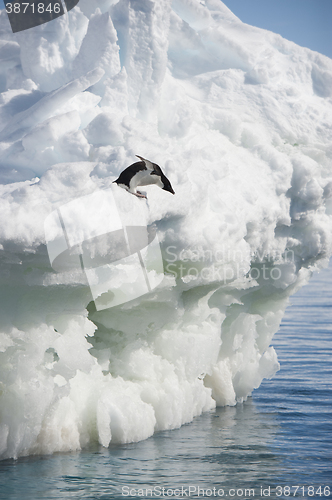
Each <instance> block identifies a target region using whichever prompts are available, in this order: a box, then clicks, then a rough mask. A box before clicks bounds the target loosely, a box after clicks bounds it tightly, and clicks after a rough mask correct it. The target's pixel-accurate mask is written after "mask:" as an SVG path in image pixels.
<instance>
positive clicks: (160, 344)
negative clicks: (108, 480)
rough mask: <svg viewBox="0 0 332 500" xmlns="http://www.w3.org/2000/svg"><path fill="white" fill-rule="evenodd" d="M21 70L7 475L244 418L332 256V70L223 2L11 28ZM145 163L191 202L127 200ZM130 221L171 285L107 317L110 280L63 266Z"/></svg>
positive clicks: (161, 3)
mask: <svg viewBox="0 0 332 500" xmlns="http://www.w3.org/2000/svg"><path fill="white" fill-rule="evenodd" d="M0 60H1V63H0V91H1V96H0V181H1V185H0V190H1V191H0V192H1V198H0V213H1V220H0V242H1V243H0V276H1V277H0V287H1V288H0V289H1V301H0V317H1V325H0V327H1V329H0V456H1V458H16V457H19V456H24V455H29V454H46V453H54V452H59V451H60V452H61V451H62V452H64V451H69V450H78V449H81V448H83V447H88V446H89V445H91V444H92V443H96V442H98V443H100V444H101V445H103V446H106V447H107V446H109V444H110V443H128V442H135V441H139V440H142V439H145V438H148V437H149V436H151V435H152V434H153V433H154V432H156V431H160V430H164V429H172V428H176V427H179V426H181V425H182V424H184V423H187V422H190V421H191V420H192V419H193V418H194V417H195V416H197V415H199V414H201V413H202V412H204V411H208V410H212V409H213V408H214V407H215V406H216V405H235V404H236V403H237V402H242V401H245V400H246V398H247V397H248V396H249V395H250V394H251V393H252V391H253V390H254V389H255V388H257V387H259V385H260V383H261V381H262V380H263V378H271V377H272V376H273V375H274V373H275V372H276V371H277V370H278V368H279V363H278V360H277V355H276V353H275V351H274V349H273V347H272V346H271V341H272V337H273V335H274V334H275V332H276V331H277V330H278V328H279V324H280V321H281V319H282V317H283V314H284V311H285V308H286V307H287V305H288V304H289V297H290V296H291V295H292V294H294V293H295V292H296V291H297V290H298V289H299V288H300V287H301V286H303V285H304V284H305V283H307V281H308V280H309V278H310V276H311V274H312V272H313V270H314V269H319V268H322V267H324V266H326V265H327V263H328V259H329V257H330V256H331V253H332V231H331V228H332V168H331V157H332V148H331V144H332V141H331V130H332V106H331V104H332V102H331V97H332V61H331V60H330V59H329V58H327V57H325V56H323V55H321V54H318V53H316V52H312V51H310V50H309V49H305V48H302V47H299V46H297V45H295V44H294V43H292V42H289V41H287V40H284V39H283V38H282V37H281V36H279V35H277V34H274V33H271V32H268V31H265V30H262V29H259V28H255V27H252V26H248V25H246V24H244V23H242V22H241V21H240V20H239V19H238V18H237V17H236V16H234V15H233V14H232V12H231V11H230V10H229V9H228V8H227V7H226V6H225V5H224V4H223V3H222V2H221V1H219V0H205V1H199V0H173V1H171V0H158V1H157V0H155V1H154V0H80V2H79V4H78V6H77V7H75V8H74V9H72V10H71V11H70V12H69V13H67V14H65V15H64V16H62V17H59V18H57V19H55V20H54V21H52V22H49V23H46V24H43V25H41V26H38V27H35V28H32V29H29V30H26V31H22V32H19V33H15V34H13V33H12V32H11V29H10V25H9V21H8V17H7V15H6V13H5V12H4V11H2V12H1V14H0ZM136 154H138V155H141V156H143V157H144V158H148V159H149V160H151V161H153V162H155V163H157V164H158V165H160V166H161V168H162V169H163V171H164V173H165V175H167V177H168V178H169V179H170V181H171V183H172V186H173V188H174V190H175V193H176V194H175V195H174V196H173V195H171V194H170V193H169V192H166V191H163V190H161V189H160V188H158V187H156V186H147V187H146V188H145V191H146V193H147V196H148V199H147V201H146V200H144V199H139V198H136V197H135V196H133V195H132V194H130V193H128V192H126V191H125V190H123V189H121V188H120V187H118V186H117V185H116V184H112V181H114V180H115V179H116V178H117V177H118V175H119V173H120V172H121V171H122V170H123V169H124V168H126V167H127V166H128V165H130V164H131V163H134V162H135V155H136ZM107 196H108V198H107ZM110 200H113V201H114V200H115V203H116V207H117V210H118V212H119V214H120V215H119V218H118V219H117V217H118V215H116V214H115V213H114V212H115V209H114V211H112V210H113V209H111V208H109V207H112V206H113V205H112V203H113V201H112V202H111V201H110ZM73 207H74V208H73ZM77 207H81V209H79V210H77ZM105 207H106V208H105ZM107 207H108V208H107ZM98 210H100V211H99V212H98ZM66 214H70V216H68V217H67V219H66V220H65V221H64V218H65V216H66ZM98 214H99V215H98ZM109 217H111V218H112V222H110V219H109ZM121 217H123V218H121ZM132 217H133V219H132ZM125 219H126V221H125V222H123V221H124V220H125ZM134 219H135V220H134ZM114 221H118V226H116V229H117V230H119V231H120V230H121V227H122V223H123V224H125V225H126V226H140V227H146V226H148V227H149V228H151V227H152V228H154V230H155V234H156V236H155V239H154V240H153V241H154V242H155V247H156V246H157V243H158V248H159V247H160V256H158V255H159V254H157V253H155V254H153V255H154V257H153V258H154V260H155V261H156V260H157V259H158V258H159V257H160V258H162V263H163V270H162V268H160V266H159V268H158V266H157V267H153V266H152V268H151V269H147V271H146V273H145V278H148V279H150V276H152V275H153V276H154V278H153V279H154V281H153V284H152V285H151V286H150V288H149V290H148V291H147V292H144V293H143V292H142V294H141V295H140V293H138V294H136V298H133V297H134V296H130V297H131V299H130V300H128V301H122V303H120V302H118V303H117V305H114V306H113V307H109V303H108V302H107V301H106V302H105V303H104V306H100V307H97V305H98V298H100V297H102V294H104V293H105V289H104V288H103V290H102V291H100V290H99V288H98V285H99V282H97V285H95V283H96V281H94V280H96V279H97V281H98V279H99V278H100V277H99V278H98V272H97V271H95V270H90V271H89V272H86V273H84V272H83V268H82V267H80V265H77V266H76V267H75V266H74V265H72V266H71V265H69V268H68V269H66V268H56V266H55V264H54V262H55V260H56V257H57V255H58V253H61V252H62V251H66V249H68V248H69V247H70V248H71V245H72V246H75V244H77V248H79V246H80V245H81V244H83V243H84V241H85V239H86V238H88V236H89V235H91V234H92V233H93V237H94V238H99V237H101V236H102V235H105V234H111V232H110V231H112V230H113V229H114V227H115V226H114V224H115V222H114ZM119 221H120V222H119ZM121 221H122V222H121ZM65 229H66V231H67V236H66V237H65V236H64V235H63V234H64V233H63V232H62V230H63V231H65ZM93 231H94V232H93ZM60 233H61V234H60ZM121 234H122V233H121ZM128 234H129V233H128ZM149 234H150V233H149ZM87 235H88V236H87ZM149 237H150V236H149ZM52 238H53V240H54V241H56V242H57V243H56V245H57V246H54V245H53V247H52V241H53V240H52ZM56 238H58V239H56ZM151 238H154V236H152V237H151ZM151 238H150V239H151ZM156 238H157V239H156ZM98 241H100V240H98ZM103 241H104V240H103ZM105 241H106V240H105ZM149 241H150V240H149ZM71 242H74V243H71ZM61 245H62V246H61ZM66 245H67V246H66ZM70 248H69V249H70ZM107 248H108V247H107ZM147 248H148V247H147ZM52 249H53V250H52ZM54 249H55V250H54ZM52 252H53V253H52ZM135 252H136V253H137V256H138V257H139V258H140V259H141V260H140V261H141V262H143V260H142V259H144V258H145V257H144V255H145V254H144V252H143V251H142V252H141V253H140V248H138V247H137V248H136V249H135ZM135 252H134V253H135ZM106 254H107V252H106V253H105V252H104V253H103V254H102V257H103V258H104V257H105V255H106ZM141 254H142V255H143V257H142V255H141ZM82 255H83V257H82ZM135 255H136V254H135ZM138 257H137V259H138ZM128 258H129V257H128ZM135 258H136V257H135ZM77 259H82V260H83V263H84V253H83V254H80V255H79V251H78V253H77V255H76V260H77ZM77 262H78V263H79V262H81V261H80V260H77ZM144 262H146V261H144ZM121 265H122V264H121ZM121 265H119V266H118V268H117V269H115V268H114V269H115V271H116V272H119V273H120V271H119V269H120V270H122V271H123V270H125V269H127V268H126V267H125V265H122V267H121ZM126 265H127V264H126ZM146 266H147V265H146ZM106 267H107V266H106V265H105V269H106ZM147 268H148V266H147ZM132 269H133V268H132ZM142 269H143V268H142ZM89 273H90V274H89ZM149 273H150V274H149ZM134 274H135V273H133V274H132V273H129V274H128V273H127V274H126V279H127V284H126V286H127V290H129V289H130V287H131V286H132V287H134V285H135V283H134V281H135V279H136V278H137V277H136V276H134ZM112 276H113V277H114V275H112ZM119 276H120V277H119ZM121 276H122V278H121ZM160 278H161V279H160ZM137 279H138V278H137ZM112 280H113V278H112V279H111V284H110V288H112V286H117V285H116V283H117V284H118V286H119V287H121V286H122V281H123V273H122V274H121V273H120V274H118V275H117V279H115V278H114V280H113V281H112ZM150 283H151V282H150ZM128 293H129V292H128ZM91 294H92V295H91ZM128 296H129V295H128ZM107 300H108V299H107Z"/></svg>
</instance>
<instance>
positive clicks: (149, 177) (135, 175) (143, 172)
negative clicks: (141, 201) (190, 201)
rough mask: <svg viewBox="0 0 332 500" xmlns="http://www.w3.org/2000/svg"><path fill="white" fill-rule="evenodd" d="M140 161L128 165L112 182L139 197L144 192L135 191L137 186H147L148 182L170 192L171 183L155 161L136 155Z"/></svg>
mask: <svg viewBox="0 0 332 500" xmlns="http://www.w3.org/2000/svg"><path fill="white" fill-rule="evenodd" d="M136 156H137V158H139V159H140V160H141V161H137V162H136V163H133V164H132V165H130V166H129V167H127V168H126V169H125V170H123V172H121V174H120V175H119V177H118V179H116V180H115V181H113V182H116V184H117V185H118V186H120V187H122V188H123V189H126V190H127V191H129V193H131V194H134V195H135V196H138V197H139V198H146V196H145V194H142V193H141V192H140V191H137V187H138V186H148V185H150V184H156V185H157V186H159V187H160V188H161V189H164V190H165V191H169V192H170V193H172V194H175V193H174V190H173V188H172V186H171V183H170V182H169V180H168V179H167V177H166V175H165V174H164V172H163V171H162V170H161V168H160V167H159V165H157V164H156V163H152V162H151V161H149V160H146V159H145V158H142V157H141V156H138V155H136Z"/></svg>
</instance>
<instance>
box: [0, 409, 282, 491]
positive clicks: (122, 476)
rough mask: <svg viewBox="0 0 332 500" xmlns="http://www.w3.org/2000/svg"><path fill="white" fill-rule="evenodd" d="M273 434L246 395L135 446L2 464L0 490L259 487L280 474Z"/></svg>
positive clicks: (271, 419)
mask: <svg viewBox="0 0 332 500" xmlns="http://www.w3.org/2000/svg"><path fill="white" fill-rule="evenodd" d="M277 432H278V424H277V422H276V416H275V415H273V414H266V413H263V414H260V413H259V412H258V411H257V408H256V406H255V404H254V402H253V401H252V399H249V400H248V401H247V402H246V403H244V404H241V405H238V406H235V407H228V408H219V409H217V410H216V412H210V413H206V414H204V415H202V416H201V417H198V418H196V419H194V422H193V423H191V424H188V425H185V426H183V427H181V428H180V429H178V430H175V431H174V430H173V431H164V432H160V433H158V434H156V435H154V436H153V437H151V438H149V439H147V440H146V441H142V442H140V443H133V444H128V445H121V446H113V447H111V448H110V449H104V448H98V449H95V450H94V451H91V450H90V451H82V452H80V453H71V454H62V455H60V454H59V455H54V456H51V457H41V458H39V457H38V458H37V457H35V458H33V457H30V458H27V459H20V460H19V461H17V462H12V461H6V462H3V463H2V471H1V472H2V479H3V480H4V479H5V481H4V489H2V491H3V492H5V491H6V490H7V493H6V495H7V496H6V498H7V499H11V498H16V497H17V498H25V499H26V500H30V499H31V500H32V499H33V500H36V499H42V498H62V499H65V498H69V497H70V498H75V499H80V498H94V499H104V500H106V498H121V497H122V494H121V493H122V488H123V487H126V486H127V487H130V488H135V489H137V490H138V489H139V488H144V489H145V488H150V489H151V488H157V487H158V488H162V487H164V488H172V489H176V488H181V487H182V486H183V487H187V488H188V487H189V486H190V485H191V486H196V487H198V486H199V487H200V488H205V489H206V488H213V487H215V488H217V489H218V488H221V487H222V488H224V489H227V488H256V489H257V492H258V490H259V488H260V487H261V486H262V485H264V484H266V485H269V484H271V477H272V476H274V475H278V467H279V465H280V459H279V458H277V457H276V456H275V455H274V453H273V452H272V451H271V447H270V445H271V442H272V440H273V438H274V436H275V434H276V433H277ZM17 475H18V476H17ZM0 477H1V476H0ZM17 477H19V481H16V479H17ZM124 491H125V490H124ZM156 491H158V490H156ZM8 493H9V495H8ZM0 495H1V493H0ZM123 498H124V497H123ZM234 498H236V497H234Z"/></svg>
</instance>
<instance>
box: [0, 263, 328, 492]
mask: <svg viewBox="0 0 332 500" xmlns="http://www.w3.org/2000/svg"><path fill="white" fill-rule="evenodd" d="M291 301H292V304H293V305H292V307H289V308H288V310H287V313H286V315H285V318H284V320H283V322H282V325H281V328H280V330H279V332H278V333H277V334H276V335H275V337H274V339H273V342H272V344H273V346H274V347H275V349H276V351H277V353H278V357H279V361H280V364H281V369H280V371H279V372H278V373H277V374H276V375H275V377H274V378H273V379H272V380H267V381H264V383H263V384H262V385H261V387H260V388H259V389H258V390H256V391H254V393H253V396H252V397H251V398H249V399H248V400H247V401H246V402H245V403H243V404H238V405H237V406H235V407H227V408H218V409H217V410H216V411H215V412H209V413H205V414H204V415H202V416H201V417H198V418H196V419H195V420H194V421H193V422H192V423H191V424H188V425H185V426H183V427H181V428H180V429H178V430H173V431H166V432H160V433H158V434H156V435H154V436H153V437H151V438H150V439H147V440H146V441H142V442H140V443H135V444H129V445H122V446H114V447H111V448H109V449H104V448H99V447H98V448H96V449H93V450H89V451H81V452H75V453H68V454H56V455H52V456H43V457H28V458H24V459H19V460H16V461H14V460H6V461H3V462H1V463H0V498H1V500H40V499H55V498H56V499H62V500H67V499H72V500H79V499H89V500H109V499H120V498H121V499H123V498H234V499H249V498H256V499H258V498H272V499H278V498H282V499H286V498H301V499H312V498H315V499H324V498H331V499H332V266H331V265H330V267H329V268H328V269H326V270H323V271H321V272H320V273H319V274H315V275H314V277H313V278H312V280H311V281H310V283H309V285H307V286H306V287H305V288H303V289H302V290H301V291H300V292H299V293H298V294H297V295H295V296H293V297H292V298H291Z"/></svg>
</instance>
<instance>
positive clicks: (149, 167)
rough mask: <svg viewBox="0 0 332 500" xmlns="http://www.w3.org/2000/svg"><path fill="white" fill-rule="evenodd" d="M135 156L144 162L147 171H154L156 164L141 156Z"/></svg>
mask: <svg viewBox="0 0 332 500" xmlns="http://www.w3.org/2000/svg"><path fill="white" fill-rule="evenodd" d="M135 156H137V158H139V159H140V160H142V161H144V163H145V166H146V168H147V170H152V171H153V170H154V164H153V163H152V162H151V161H150V160H146V159H145V158H143V157H142V156H139V155H135Z"/></svg>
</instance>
